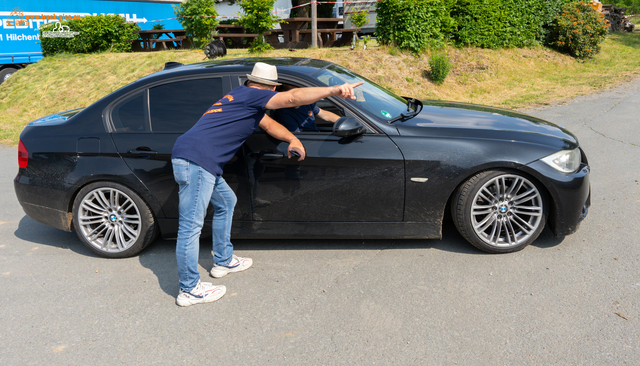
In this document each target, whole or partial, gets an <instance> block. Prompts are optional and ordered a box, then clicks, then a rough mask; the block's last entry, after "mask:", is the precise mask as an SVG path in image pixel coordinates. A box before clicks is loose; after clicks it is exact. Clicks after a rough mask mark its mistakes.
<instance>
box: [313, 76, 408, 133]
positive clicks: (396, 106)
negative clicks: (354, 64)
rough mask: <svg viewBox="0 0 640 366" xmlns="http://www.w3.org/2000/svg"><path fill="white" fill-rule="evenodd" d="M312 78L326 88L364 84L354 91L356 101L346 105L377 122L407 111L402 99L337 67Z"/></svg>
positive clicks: (349, 101) (405, 103)
mask: <svg viewBox="0 0 640 366" xmlns="http://www.w3.org/2000/svg"><path fill="white" fill-rule="evenodd" d="M313 77H315V78H316V79H317V80H318V81H320V82H321V83H323V84H325V85H327V86H334V85H341V84H344V83H355V82H359V81H363V82H364V84H363V85H361V86H359V87H357V88H356V89H355V96H356V100H347V103H352V104H355V105H356V106H357V107H358V109H360V110H364V111H366V112H368V113H369V114H370V115H371V116H372V117H374V118H376V119H378V120H381V121H388V120H390V119H392V118H395V117H398V116H400V114H401V113H403V112H406V111H407V101H406V100H405V99H403V98H402V97H399V96H397V95H395V94H393V93H392V92H390V91H388V90H386V89H385V88H382V87H381V86H379V85H377V84H376V83H374V82H372V81H370V80H367V79H366V78H364V77H362V76H360V75H358V74H356V73H354V72H352V71H350V70H347V69H343V68H341V67H339V66H336V65H333V66H330V67H328V68H326V69H323V70H321V71H319V72H317V73H315V74H313Z"/></svg>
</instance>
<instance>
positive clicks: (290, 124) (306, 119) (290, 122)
mask: <svg viewBox="0 0 640 366" xmlns="http://www.w3.org/2000/svg"><path fill="white" fill-rule="evenodd" d="M273 112H274V113H273V119H275V120H276V121H278V122H279V123H280V124H281V125H283V126H284V127H286V128H287V130H289V131H291V132H300V131H315V132H319V131H318V126H316V114H318V113H320V108H318V106H316V104H315V103H313V104H309V105H303V106H300V107H298V108H283V109H276V110H275V111H273Z"/></svg>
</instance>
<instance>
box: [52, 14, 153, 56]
mask: <svg viewBox="0 0 640 366" xmlns="http://www.w3.org/2000/svg"><path fill="white" fill-rule="evenodd" d="M59 26H61V27H64V28H63V29H64V30H67V29H68V30H69V31H71V32H78V33H79V34H77V35H75V36H74V37H73V38H49V37H43V32H52V31H54V29H56V30H55V32H58V31H59V30H60V28H59ZM67 27H68V28H67ZM136 30H140V27H139V26H138V25H137V24H135V23H127V22H126V21H125V20H124V18H122V17H121V16H119V15H96V16H85V17H82V18H77V19H71V20H67V21H63V22H56V23H48V24H46V25H44V26H42V27H40V44H41V45H42V53H43V54H44V55H45V56H50V55H54V54H56V53H62V52H68V53H92V52H101V51H113V52H125V51H131V42H127V41H128V40H132V39H137V38H138V34H136V33H134V31H136Z"/></svg>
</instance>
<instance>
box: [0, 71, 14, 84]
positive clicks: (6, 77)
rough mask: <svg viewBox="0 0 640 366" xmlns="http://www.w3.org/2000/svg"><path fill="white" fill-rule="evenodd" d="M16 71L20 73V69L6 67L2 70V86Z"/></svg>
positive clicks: (0, 77)
mask: <svg viewBox="0 0 640 366" xmlns="http://www.w3.org/2000/svg"><path fill="white" fill-rule="evenodd" d="M16 71H18V69H16V68H13V67H5V68H4V69H2V70H0V84H2V83H4V82H5V81H6V80H7V79H8V78H9V77H10V76H11V75H13V73H14V72H16Z"/></svg>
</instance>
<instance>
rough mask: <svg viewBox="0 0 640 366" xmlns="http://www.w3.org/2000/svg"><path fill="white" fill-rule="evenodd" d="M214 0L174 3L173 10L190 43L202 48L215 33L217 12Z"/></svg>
mask: <svg viewBox="0 0 640 366" xmlns="http://www.w3.org/2000/svg"><path fill="white" fill-rule="evenodd" d="M214 4H215V1H214V0H186V1H185V2H183V3H181V4H178V5H174V6H173V12H174V13H175V14H176V16H177V17H178V21H179V22H180V24H182V28H184V30H185V31H186V32H187V36H188V37H189V40H190V41H191V44H193V45H195V46H196V47H198V48H204V46H206V45H207V43H209V40H210V39H211V36H212V35H213V34H215V31H216V26H217V25H218V19H217V18H216V17H217V16H218V12H217V11H216V7H215V5H214Z"/></svg>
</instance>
